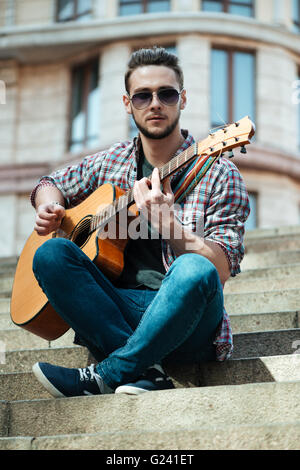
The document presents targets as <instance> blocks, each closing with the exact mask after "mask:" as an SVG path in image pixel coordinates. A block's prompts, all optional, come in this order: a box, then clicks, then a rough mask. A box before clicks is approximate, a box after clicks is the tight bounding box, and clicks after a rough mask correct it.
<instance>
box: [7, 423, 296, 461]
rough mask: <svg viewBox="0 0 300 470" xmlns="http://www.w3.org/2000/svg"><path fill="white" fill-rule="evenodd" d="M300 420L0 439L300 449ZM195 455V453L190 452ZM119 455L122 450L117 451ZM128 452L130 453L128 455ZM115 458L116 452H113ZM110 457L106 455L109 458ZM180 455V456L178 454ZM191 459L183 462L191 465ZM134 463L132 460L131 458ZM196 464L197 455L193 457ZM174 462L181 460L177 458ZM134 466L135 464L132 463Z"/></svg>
mask: <svg viewBox="0 0 300 470" xmlns="http://www.w3.org/2000/svg"><path fill="white" fill-rule="evenodd" d="M299 441H300V422H299V421H289V422H286V423H270V424H265V425H261V424H259V425H257V424H249V425H247V424H243V425H219V426H213V425H212V426H203V427H201V428H200V427H194V428H188V429H185V430H184V432H182V430H179V431H177V430H174V429H173V430H168V431H165V430H157V431H125V432H124V431H123V432H122V431H115V432H99V433H94V434H88V433H86V434H69V435H62V436H45V437H37V438H33V437H6V438H5V437H4V438H0V450H112V451H115V450H116V449H118V450H119V451H120V450H134V451H135V453H134V455H136V456H137V458H138V457H139V452H138V451H136V449H137V447H138V449H139V450H156V451H157V449H160V450H161V451H163V450H166V451H168V450H183V451H184V450H188V449H191V450H278V449H283V450H298V449H299ZM189 454H190V455H193V452H192V451H191V452H189ZM117 455H118V456H119V455H120V453H118V454H117ZM126 455H127V454H126ZM155 455H156V456H158V453H156V454H154V455H153V457H152V459H153V460H151V456H146V455H145V454H143V455H142V456H141V457H140V460H139V461H138V462H141V461H144V459H147V462H149V463H152V464H153V463H155V462H157V463H158V462H160V460H159V459H158V460H156V461H155V460H154V459H155V458H156V457H155ZM111 457H113V454H112V455H111ZM105 458H106V457H105ZM127 458H128V456H127ZM178 458H180V456H178ZM188 461H189V460H188V458H186V460H184V461H182V462H181V461H179V462H181V464H182V465H183V464H187V463H188ZM105 462H106V461H105ZM128 462H130V460H129V461H128ZM191 462H192V464H193V462H194V458H193V457H191ZM173 463H176V464H177V463H178V462H177V461H175V460H173ZM132 466H133V463H132Z"/></svg>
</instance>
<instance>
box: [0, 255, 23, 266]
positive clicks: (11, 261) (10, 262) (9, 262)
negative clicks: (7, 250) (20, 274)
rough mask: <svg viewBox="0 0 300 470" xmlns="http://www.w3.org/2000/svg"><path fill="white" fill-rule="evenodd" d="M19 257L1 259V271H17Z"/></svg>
mask: <svg viewBox="0 0 300 470" xmlns="http://www.w3.org/2000/svg"><path fill="white" fill-rule="evenodd" d="M18 258H19V257H18V256H7V257H2V258H0V268H1V269H15V268H16V266H17V262H18Z"/></svg>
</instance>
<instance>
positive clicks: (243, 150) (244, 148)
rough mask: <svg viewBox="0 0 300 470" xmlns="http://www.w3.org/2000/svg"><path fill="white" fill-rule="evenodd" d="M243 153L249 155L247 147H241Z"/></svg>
mask: <svg viewBox="0 0 300 470" xmlns="http://www.w3.org/2000/svg"><path fill="white" fill-rule="evenodd" d="M241 153H244V154H245V153H247V149H246V147H245V146H243V147H241Z"/></svg>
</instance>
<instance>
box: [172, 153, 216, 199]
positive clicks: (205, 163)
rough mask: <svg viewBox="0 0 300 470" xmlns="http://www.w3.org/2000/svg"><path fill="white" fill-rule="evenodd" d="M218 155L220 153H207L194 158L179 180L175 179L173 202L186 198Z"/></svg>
mask: <svg viewBox="0 0 300 470" xmlns="http://www.w3.org/2000/svg"><path fill="white" fill-rule="evenodd" d="M219 156H220V155H217V156H215V157H211V156H209V155H204V156H200V157H199V158H196V159H195V160H194V162H193V163H192V165H190V166H189V168H188V171H187V172H184V174H183V175H182V177H181V178H180V179H179V181H176V185H175V187H174V188H172V190H173V193H174V197H175V202H177V203H178V204H180V203H181V202H182V201H183V200H184V199H185V198H186V196H187V194H188V193H189V192H191V191H192V190H193V189H194V187H195V186H196V185H197V184H198V183H199V181H200V180H201V179H202V178H203V177H204V176H205V174H206V173H207V171H208V170H209V169H210V168H211V166H212V165H213V163H214V162H215V161H216V160H217V159H218V158H219Z"/></svg>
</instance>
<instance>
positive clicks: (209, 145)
mask: <svg viewBox="0 0 300 470" xmlns="http://www.w3.org/2000/svg"><path fill="white" fill-rule="evenodd" d="M254 134H255V124H254V123H253V122H252V121H251V119H250V118H249V117H248V116H246V117H244V118H243V119H241V120H240V121H237V122H234V123H233V124H230V125H227V126H225V127H224V128H222V129H219V130H218V131H216V132H214V133H213V134H210V135H209V136H208V137H207V138H206V139H204V140H202V141H201V142H199V143H198V154H199V155H210V156H214V155H218V154H220V155H221V154H223V153H224V152H229V151H230V150H232V149H234V148H236V147H241V152H242V153H246V149H245V145H248V144H250V141H251V139H252V137H253V136H254Z"/></svg>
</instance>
